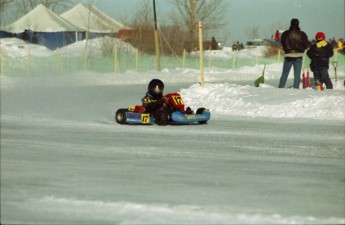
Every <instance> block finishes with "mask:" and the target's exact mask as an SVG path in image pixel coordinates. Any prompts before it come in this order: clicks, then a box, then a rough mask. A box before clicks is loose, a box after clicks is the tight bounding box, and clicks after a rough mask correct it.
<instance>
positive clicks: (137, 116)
mask: <svg viewBox="0 0 345 225" xmlns="http://www.w3.org/2000/svg"><path fill="white" fill-rule="evenodd" d="M163 98H164V99H166V101H165V104H164V106H163V107H161V108H159V109H157V110H156V111H154V112H153V113H145V108H144V106H142V105H135V106H129V107H128V108H121V109H118V110H117V111H116V113H115V121H116V122H117V123H119V124H136V125H140V124H143V125H144V124H146V125H152V124H154V123H156V124H158V125H161V126H165V125H168V124H170V125H179V124H180V125H182V124H192V123H199V124H205V123H207V121H208V120H209V119H210V117H211V113H210V111H209V110H208V109H205V108H198V110H197V111H196V113H194V112H193V111H192V110H191V109H190V107H187V110H185V105H184V102H183V100H182V98H181V95H180V94H179V93H170V94H167V95H165V96H163Z"/></svg>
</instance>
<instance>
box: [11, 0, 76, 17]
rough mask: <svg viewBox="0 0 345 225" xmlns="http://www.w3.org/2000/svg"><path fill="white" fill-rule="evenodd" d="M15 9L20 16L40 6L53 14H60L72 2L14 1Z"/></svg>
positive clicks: (48, 0) (47, 0)
mask: <svg viewBox="0 0 345 225" xmlns="http://www.w3.org/2000/svg"><path fill="white" fill-rule="evenodd" d="M15 4H16V8H17V9H18V11H19V12H20V13H21V14H25V13H27V12H29V11H30V10H32V9H33V8H35V7H36V6H37V5H39V4H42V5H44V6H46V7H47V8H49V9H51V10H52V11H54V12H57V13H60V12H62V11H63V10H65V9H66V8H69V7H70V6H72V5H73V2H72V0H25V1H23V0H15Z"/></svg>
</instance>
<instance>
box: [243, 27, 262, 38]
mask: <svg viewBox="0 0 345 225" xmlns="http://www.w3.org/2000/svg"><path fill="white" fill-rule="evenodd" d="M259 30H260V28H259V26H254V27H252V28H249V29H247V30H246V34H247V37H248V39H250V40H251V39H256V38H259V37H260V35H259Z"/></svg>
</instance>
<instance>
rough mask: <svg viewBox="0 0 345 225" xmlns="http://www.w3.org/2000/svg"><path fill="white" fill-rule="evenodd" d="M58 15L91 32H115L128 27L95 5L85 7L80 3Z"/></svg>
mask: <svg viewBox="0 0 345 225" xmlns="http://www.w3.org/2000/svg"><path fill="white" fill-rule="evenodd" d="M60 16H61V17H62V18H64V19H66V20H67V21H69V22H70V23H72V24H73V25H75V26H77V27H81V28H83V30H84V31H89V32H93V33H117V32H118V31H119V30H120V29H123V28H126V29H128V27H126V26H124V25H123V24H122V23H120V22H118V21H116V20H115V19H113V18H111V17H110V16H108V15H106V14H105V13H103V12H102V11H100V10H99V9H97V8H96V7H95V6H89V7H86V6H84V5H83V4H81V3H79V4H78V5H76V6H74V7H73V8H72V9H70V10H68V11H66V12H64V13H63V14H61V15H60Z"/></svg>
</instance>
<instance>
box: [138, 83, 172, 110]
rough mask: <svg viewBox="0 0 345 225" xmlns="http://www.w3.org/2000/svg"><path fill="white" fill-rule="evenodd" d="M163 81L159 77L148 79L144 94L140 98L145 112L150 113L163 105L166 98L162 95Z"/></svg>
mask: <svg viewBox="0 0 345 225" xmlns="http://www.w3.org/2000/svg"><path fill="white" fill-rule="evenodd" d="M163 91H164V83H163V82H162V81H161V80H159V79H153V80H151V81H150V83H149V85H148V87H147V92H146V95H145V96H144V97H143V98H142V99H141V101H142V103H143V106H144V107H145V111H144V112H145V113H152V112H154V111H155V110H157V109H159V108H161V107H163V106H165V102H166V101H167V99H165V98H164V97H163Z"/></svg>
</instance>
